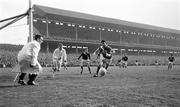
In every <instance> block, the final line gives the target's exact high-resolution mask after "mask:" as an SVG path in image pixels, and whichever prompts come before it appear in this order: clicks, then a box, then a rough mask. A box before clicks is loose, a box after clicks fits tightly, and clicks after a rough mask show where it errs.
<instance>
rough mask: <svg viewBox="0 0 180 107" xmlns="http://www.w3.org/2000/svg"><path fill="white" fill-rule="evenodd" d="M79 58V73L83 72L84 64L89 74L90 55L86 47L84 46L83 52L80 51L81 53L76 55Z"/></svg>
mask: <svg viewBox="0 0 180 107" xmlns="http://www.w3.org/2000/svg"><path fill="white" fill-rule="evenodd" d="M81 57H82V59H81V65H80V66H81V74H82V73H83V65H84V64H86V65H87V67H88V70H89V73H90V74H91V68H90V60H91V56H90V54H89V52H88V48H86V49H85V50H84V52H82V53H81V55H80V56H79V57H78V60H79V59H80V58H81Z"/></svg>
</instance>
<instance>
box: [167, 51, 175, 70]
mask: <svg viewBox="0 0 180 107" xmlns="http://www.w3.org/2000/svg"><path fill="white" fill-rule="evenodd" d="M168 60H169V63H168V70H170V69H172V66H173V62H174V61H175V58H174V56H173V54H171V56H170V57H169V58H168Z"/></svg>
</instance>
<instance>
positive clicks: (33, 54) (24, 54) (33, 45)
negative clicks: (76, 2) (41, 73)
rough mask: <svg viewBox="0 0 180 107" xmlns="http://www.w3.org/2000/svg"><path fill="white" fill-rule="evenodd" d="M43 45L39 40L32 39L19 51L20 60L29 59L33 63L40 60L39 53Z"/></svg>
mask: <svg viewBox="0 0 180 107" xmlns="http://www.w3.org/2000/svg"><path fill="white" fill-rule="evenodd" d="M40 48H41V45H40V43H39V42H37V41H32V42H29V43H27V44H26V45H24V46H23V48H22V49H21V50H20V51H19V53H18V61H22V60H27V61H30V62H31V64H33V65H35V64H36V63H37V62H38V60H37V57H38V53H39V51H40Z"/></svg>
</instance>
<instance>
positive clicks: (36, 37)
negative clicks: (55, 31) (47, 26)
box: [34, 34, 43, 40]
mask: <svg viewBox="0 0 180 107" xmlns="http://www.w3.org/2000/svg"><path fill="white" fill-rule="evenodd" d="M41 37H43V36H42V35H39V34H36V35H35V36H34V40H37V39H40V38H41Z"/></svg>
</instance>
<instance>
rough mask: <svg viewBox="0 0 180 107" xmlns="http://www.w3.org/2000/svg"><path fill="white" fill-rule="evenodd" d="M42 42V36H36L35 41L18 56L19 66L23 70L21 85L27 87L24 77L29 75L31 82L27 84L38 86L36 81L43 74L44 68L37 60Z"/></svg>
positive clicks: (24, 47) (20, 78)
mask: <svg viewBox="0 0 180 107" xmlns="http://www.w3.org/2000/svg"><path fill="white" fill-rule="evenodd" d="M42 42H43V37H42V36H41V35H35V37H34V41H32V42H29V43H27V44H26V45H24V46H23V48H22V49H21V50H20V51H19V53H18V56H17V59H18V64H19V66H20V70H21V74H20V76H19V80H18V83H19V84H21V85H26V82H24V77H25V75H26V74H27V73H28V74H29V81H28V82H27V84H28V85H37V84H36V83H35V82H34V80H35V79H36V77H37V75H38V74H39V73H40V72H42V67H41V65H40V64H39V62H38V60H37V59H38V58H37V57H38V54H39V51H40V48H41V46H40V45H41V43H42Z"/></svg>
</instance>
